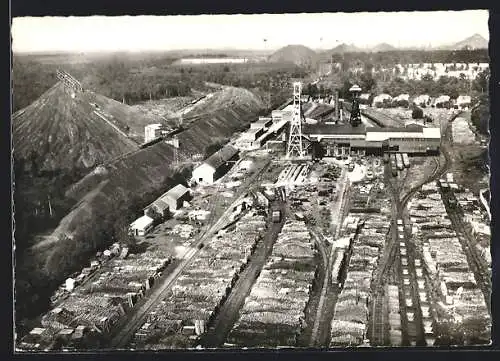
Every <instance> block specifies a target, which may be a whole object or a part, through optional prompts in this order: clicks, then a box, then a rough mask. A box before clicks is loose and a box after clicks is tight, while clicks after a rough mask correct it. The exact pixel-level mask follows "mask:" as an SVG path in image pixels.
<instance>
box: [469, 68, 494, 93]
mask: <svg viewBox="0 0 500 361" xmlns="http://www.w3.org/2000/svg"><path fill="white" fill-rule="evenodd" d="M489 77H490V71H489V69H486V70H483V71H482V72H480V73H479V74H477V77H476V79H474V82H473V83H472V87H473V88H474V90H477V91H479V92H481V93H484V92H485V91H486V90H487V89H488V85H489V84H488V80H489Z"/></svg>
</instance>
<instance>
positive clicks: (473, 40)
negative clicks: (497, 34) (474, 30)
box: [450, 34, 488, 50]
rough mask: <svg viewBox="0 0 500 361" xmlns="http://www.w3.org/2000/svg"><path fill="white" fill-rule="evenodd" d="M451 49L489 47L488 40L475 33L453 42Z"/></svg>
mask: <svg viewBox="0 0 500 361" xmlns="http://www.w3.org/2000/svg"><path fill="white" fill-rule="evenodd" d="M450 48H451V50H461V49H464V48H467V49H487V48H488V40H486V39H485V38H483V37H482V36H481V35H479V34H474V35H472V36H469V37H468V38H466V39H464V40H462V41H459V42H457V43H455V44H453V45H452V46H451V47H450Z"/></svg>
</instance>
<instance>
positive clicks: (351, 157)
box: [19, 82, 491, 350]
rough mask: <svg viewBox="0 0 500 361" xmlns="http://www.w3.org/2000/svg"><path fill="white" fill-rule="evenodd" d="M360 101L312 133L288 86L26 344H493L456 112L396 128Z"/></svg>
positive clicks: (342, 105) (355, 92)
mask: <svg viewBox="0 0 500 361" xmlns="http://www.w3.org/2000/svg"><path fill="white" fill-rule="evenodd" d="M360 92H361V89H360V88H359V87H357V86H353V87H352V88H351V93H352V98H351V99H350V100H349V101H343V100H342V99H338V97H337V99H334V101H332V103H334V104H337V105H338V106H335V107H330V106H328V107H327V111H328V112H329V113H331V116H330V118H329V119H328V121H322V120H320V121H317V120H313V121H312V120H311V119H306V118H305V117H304V109H306V111H305V112H308V110H307V109H308V108H310V107H311V106H316V107H317V106H318V104H315V103H310V102H304V103H302V101H303V100H304V97H303V96H302V94H301V83H299V82H296V83H294V84H293V94H292V95H293V98H292V99H291V101H288V102H287V103H286V104H284V105H283V106H282V107H281V108H280V109H276V110H274V111H272V113H271V114H269V116H267V117H260V118H259V119H258V120H257V121H255V122H254V123H252V124H251V126H250V128H249V129H248V130H247V131H245V132H243V133H241V134H237V135H236V136H234V137H233V139H232V140H231V141H230V143H229V144H227V145H226V146H224V147H223V148H222V149H220V150H219V151H217V152H216V153H214V154H213V155H212V156H210V157H209V158H208V159H206V160H205V161H204V162H201V163H199V165H198V166H197V167H196V168H195V169H194V170H193V173H192V174H193V176H192V180H191V183H190V184H189V185H190V187H185V186H183V185H178V186H176V187H174V188H172V189H171V190H169V191H168V192H166V193H165V194H164V195H162V196H161V197H160V198H158V199H157V200H156V201H154V202H153V203H152V204H150V205H148V206H147V207H146V208H145V209H144V214H143V215H142V216H141V217H139V218H138V219H137V220H136V221H135V222H133V223H132V224H131V227H130V229H131V233H132V234H133V235H134V237H136V238H137V239H138V242H139V243H138V244H139V245H140V244H144V247H147V249H146V250H145V251H144V252H142V253H139V252H138V253H136V254H134V253H132V252H131V251H130V250H129V249H128V248H127V247H126V246H124V245H121V244H119V243H116V244H114V245H113V246H112V247H111V248H109V249H106V250H103V251H101V252H98V254H97V255H96V256H95V257H94V259H92V261H91V262H90V264H89V266H88V267H86V268H84V269H83V270H82V271H81V272H80V273H78V274H76V275H74V276H73V277H70V278H68V279H67V280H66V282H65V284H63V285H61V287H60V288H59V290H58V291H57V292H56V294H55V295H54V296H53V298H52V307H53V308H52V310H51V311H49V312H48V313H47V314H45V315H44V316H43V317H42V318H41V324H40V326H39V327H36V328H34V329H33V330H32V331H31V332H30V333H29V334H28V335H27V336H25V337H24V338H23V339H22V340H21V342H20V344H19V347H20V348H27V349H33V348H35V349H50V348H51V347H54V342H55V340H58V341H57V342H58V343H59V346H57V347H59V348H62V349H66V350H72V349H79V348H81V347H88V348H99V349H108V348H109V349H136V350H155V349H169V348H215V347H224V348H234V347H249V348H253V347H272V348H274V347H350V346H367V345H371V346H401V345H402V346H404V345H407V346H409V345H413V346H426V345H427V346H432V345H433V344H434V342H435V340H436V339H437V338H439V337H442V335H443V334H445V335H446V334H449V333H450V332H452V331H451V330H452V329H457V328H458V329H460V327H461V326H462V325H463V329H464V330H465V329H467V332H469V333H471V334H474V335H475V336H474V337H476V341H477V340H482V339H484V340H488V338H489V322H490V321H489V320H490V316H489V312H490V311H489V309H490V308H489V306H490V305H489V290H490V287H491V285H490V280H489V274H490V273H489V272H490V269H489V260H488V259H487V256H485V255H486V254H487V253H489V252H488V251H487V249H486V248H484V249H483V248H482V246H481V245H480V242H479V241H478V239H479V238H478V237H479V234H482V232H483V233H484V230H481V229H479V228H478V226H477V224H482V223H485V222H488V221H489V219H488V212H487V210H486V209H485V206H484V202H483V203H481V201H480V197H482V195H476V194H473V193H472V192H471V191H470V190H469V189H465V188H464V187H463V186H461V185H460V184H459V183H457V182H455V180H454V178H453V173H452V172H451V164H450V162H451V160H450V155H449V152H450V149H451V148H452V147H453V146H454V144H455V142H456V141H457V140H458V141H460V139H455V138H456V136H455V134H454V133H453V131H454V129H455V127H454V122H457V121H460V119H461V118H460V114H461V113H462V112H463V111H462V110H453V109H452V110H448V109H442V110H441V114H439V117H436V119H435V120H434V123H433V124H430V125H429V124H425V125H422V124H410V125H404V124H400V125H399V126H395V125H394V124H393V123H389V124H387V119H388V117H387V116H386V115H385V116H382V115H380V114H382V111H381V110H375V109H370V108H366V107H365V108H364V109H362V110H360V107H359V104H358V100H357V99H358V96H359V94H360ZM330 108H331V109H332V110H333V112H332V110H330ZM434 110H436V111H438V109H434ZM309 113H310V112H309ZM457 119H458V120H457ZM465 126H467V124H466V125H465ZM146 128H147V129H146V137H148V132H149V133H151V127H146ZM441 132H442V133H441ZM457 134H458V133H457ZM459 135H460V134H459ZM149 137H150V138H153V141H158V140H160V141H166V142H172V139H171V138H172V137H174V138H175V135H174V136H170V135H167V136H165V137H163V138H159V139H156V137H157V136H155V135H154V131H153V136H151V135H149ZM470 224H473V225H476V226H475V227H471V226H470ZM483 228H484V227H483ZM444 327H448V328H447V329H443V328H444ZM464 333H465V331H464ZM83 345H85V346H83Z"/></svg>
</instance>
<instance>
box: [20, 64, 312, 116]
mask: <svg viewBox="0 0 500 361" xmlns="http://www.w3.org/2000/svg"><path fill="white" fill-rule="evenodd" d="M175 60H176V59H175V58H170V57H168V56H165V57H161V56H159V55H156V56H154V57H146V56H145V57H144V58H129V57H125V56H118V55H114V56H109V57H103V58H97V59H91V61H89V62H86V63H70V62H68V63H61V64H60V65H57V64H52V63H49V64H47V63H42V62H39V61H37V59H36V58H33V57H25V56H15V57H14V62H13V111H14V112H15V111H17V110H19V109H22V108H24V107H26V106H28V105H29V104H31V103H32V102H33V101H35V100H36V99H37V98H38V97H39V96H40V95H42V94H43V93H44V92H45V91H47V90H48V89H49V88H50V87H52V86H53V85H54V84H55V83H56V82H57V78H56V75H55V72H56V69H58V68H62V69H63V70H66V71H67V72H69V73H70V74H71V75H73V76H74V77H76V78H77V79H78V80H80V82H81V83H82V85H83V87H84V88H85V89H91V90H92V91H95V92H96V93H100V94H102V95H104V96H107V97H109V98H112V99H114V100H117V101H120V102H123V103H126V104H129V105H133V104H136V103H139V102H142V101H147V100H158V99H162V98H169V97H177V96H186V95H191V91H192V89H195V90H199V91H207V90H209V88H208V87H207V86H206V84H205V82H211V83H216V84H221V85H228V86H235V87H243V88H247V89H258V90H261V91H266V92H267V91H269V90H270V89H272V90H276V91H279V90H280V89H283V87H289V86H290V84H289V83H290V79H291V78H302V77H304V76H306V74H307V72H306V70H305V69H303V68H301V67H298V66H296V65H294V64H286V63H245V64H208V65H206V64H205V65H172V63H173V62H174V61H175Z"/></svg>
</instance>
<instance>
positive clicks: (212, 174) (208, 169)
mask: <svg viewBox="0 0 500 361" xmlns="http://www.w3.org/2000/svg"><path fill="white" fill-rule="evenodd" d="M237 155H238V149H236V148H234V147H233V146H231V145H226V146H225V147H224V148H222V149H220V150H219V151H218V152H216V153H214V154H212V155H211V156H210V157H208V158H207V159H206V160H205V161H204V162H203V163H202V164H201V165H200V166H198V167H197V168H195V169H194V170H193V180H194V181H196V182H197V183H205V184H212V183H213V182H215V181H216V180H217V179H218V178H220V177H221V176H222V175H224V173H225V172H226V171H227V170H228V169H229V168H230V167H231V162H232V161H233V160H235V159H236V157H237Z"/></svg>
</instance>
